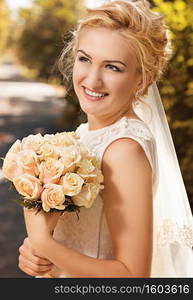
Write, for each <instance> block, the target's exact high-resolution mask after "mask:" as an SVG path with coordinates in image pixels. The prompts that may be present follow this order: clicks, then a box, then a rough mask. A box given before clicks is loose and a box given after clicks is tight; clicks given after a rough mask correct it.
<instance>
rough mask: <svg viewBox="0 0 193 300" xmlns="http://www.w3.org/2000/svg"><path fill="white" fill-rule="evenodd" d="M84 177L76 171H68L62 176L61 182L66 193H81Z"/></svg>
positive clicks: (70, 194) (69, 194)
mask: <svg viewBox="0 0 193 300" xmlns="http://www.w3.org/2000/svg"><path fill="white" fill-rule="evenodd" d="M83 183H84V179H82V178H81V177H80V176H79V175H78V174H76V173H66V174H65V175H64V176H62V178H61V180H60V182H59V184H61V185H62V186H63V189H64V193H65V195H68V196H74V195H77V194H78V193H80V191H81V189H82V185H83Z"/></svg>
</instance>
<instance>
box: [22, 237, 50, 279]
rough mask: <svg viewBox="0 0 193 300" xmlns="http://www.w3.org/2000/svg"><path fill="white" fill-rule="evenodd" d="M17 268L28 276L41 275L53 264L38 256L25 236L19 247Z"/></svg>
mask: <svg viewBox="0 0 193 300" xmlns="http://www.w3.org/2000/svg"><path fill="white" fill-rule="evenodd" d="M19 253H20V255H19V264H18V266H19V268H20V269H21V270H22V271H23V272H25V273H26V274H28V275H30V276H42V275H44V274H46V273H47V272H49V271H50V270H51V269H52V266H53V264H52V263H51V262H50V261H49V260H47V259H45V258H42V257H39V256H38V255H37V254H36V252H35V250H34V249H33V248H32V245H31V242H30V240H29V238H25V240H24V242H23V244H22V245H21V247H20V248H19Z"/></svg>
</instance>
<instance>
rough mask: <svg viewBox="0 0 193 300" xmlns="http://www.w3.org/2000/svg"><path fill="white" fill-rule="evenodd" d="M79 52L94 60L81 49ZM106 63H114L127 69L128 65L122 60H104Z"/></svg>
mask: <svg viewBox="0 0 193 300" xmlns="http://www.w3.org/2000/svg"><path fill="white" fill-rule="evenodd" d="M77 52H82V53H83V54H84V55H86V56H88V57H89V58H90V59H92V57H91V56H90V55H89V54H87V53H86V52H85V51H83V50H81V49H79V50H78V51H77ZM104 62H108V63H110V62H111V63H112V62H114V63H119V64H122V65H124V66H125V67H127V65H126V64H124V63H123V62H122V61H120V60H104Z"/></svg>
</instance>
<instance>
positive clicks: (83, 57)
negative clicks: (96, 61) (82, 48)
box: [78, 56, 89, 62]
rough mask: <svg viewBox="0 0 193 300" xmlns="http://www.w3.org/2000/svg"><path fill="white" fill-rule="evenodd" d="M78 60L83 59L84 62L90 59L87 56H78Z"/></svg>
mask: <svg viewBox="0 0 193 300" xmlns="http://www.w3.org/2000/svg"><path fill="white" fill-rule="evenodd" d="M78 60H79V61H83V62H88V61H89V59H88V58H87V57H86V56H80V57H79V58H78Z"/></svg>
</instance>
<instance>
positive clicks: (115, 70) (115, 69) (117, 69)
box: [107, 65, 121, 72]
mask: <svg viewBox="0 0 193 300" xmlns="http://www.w3.org/2000/svg"><path fill="white" fill-rule="evenodd" d="M107 67H109V68H110V69H111V70H113V71H114V72H121V70H120V69H119V68H118V67H116V66H114V65H107Z"/></svg>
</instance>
